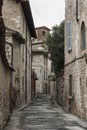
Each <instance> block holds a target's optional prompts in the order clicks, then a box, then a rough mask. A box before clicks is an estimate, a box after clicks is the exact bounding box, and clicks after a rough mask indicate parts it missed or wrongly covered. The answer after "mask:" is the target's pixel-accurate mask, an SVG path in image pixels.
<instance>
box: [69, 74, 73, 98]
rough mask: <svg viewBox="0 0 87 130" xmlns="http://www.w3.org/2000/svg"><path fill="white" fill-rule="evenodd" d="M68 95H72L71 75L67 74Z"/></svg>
mask: <svg viewBox="0 0 87 130" xmlns="http://www.w3.org/2000/svg"><path fill="white" fill-rule="evenodd" d="M69 96H70V97H72V75H69Z"/></svg>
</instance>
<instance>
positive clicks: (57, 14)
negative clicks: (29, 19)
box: [30, 0, 65, 28]
mask: <svg viewBox="0 0 87 130" xmlns="http://www.w3.org/2000/svg"><path fill="white" fill-rule="evenodd" d="M30 5H31V10H32V15H33V19H34V24H35V27H38V26H47V27H49V28H51V27H52V26H54V25H58V24H59V23H60V22H61V21H62V20H64V17H65V0H30Z"/></svg>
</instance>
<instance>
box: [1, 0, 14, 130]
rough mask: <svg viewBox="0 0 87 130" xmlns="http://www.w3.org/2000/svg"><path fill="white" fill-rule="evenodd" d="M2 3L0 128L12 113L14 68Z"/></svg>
mask: <svg viewBox="0 0 87 130" xmlns="http://www.w3.org/2000/svg"><path fill="white" fill-rule="evenodd" d="M2 4H3V0H1V1H0V129H1V128H2V126H3V125H4V124H5V120H6V119H7V117H8V115H9V113H10V103H11V102H10V99H9V96H10V94H11V92H10V87H11V73H12V71H13V69H12V68H11V67H10V66H9V64H8V61H7V58H6V53H5V26H4V21H3V18H2Z"/></svg>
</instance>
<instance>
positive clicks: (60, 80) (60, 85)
mask: <svg viewBox="0 0 87 130" xmlns="http://www.w3.org/2000/svg"><path fill="white" fill-rule="evenodd" d="M63 91H64V74H60V75H59V76H58V77H57V79H56V101H57V103H58V104H59V105H60V106H62V107H63Z"/></svg>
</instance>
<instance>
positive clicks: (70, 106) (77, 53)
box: [63, 0, 87, 118]
mask: <svg viewBox="0 0 87 130" xmlns="http://www.w3.org/2000/svg"><path fill="white" fill-rule="evenodd" d="M86 8H87V1H86V0H84V1H82V0H80V1H79V3H78V18H79V21H78V20H76V1H75V0H66V13H65V70H64V85H65V86H64V93H63V98H64V108H65V110H66V111H70V112H72V113H74V114H76V115H78V116H79V117H84V118H87V83H86V82H87V63H86V55H85V54H86V49H87V47H86V49H85V50H84V51H82V50H81V25H82V21H84V22H85V26H86V23H87V17H86V16H87V9H86ZM69 21H71V22H72V41H71V42H72V50H71V51H67V37H66V34H67V33H66V25H67V22H69ZM86 28H87V27H86ZM86 41H87V37H86ZM86 46H87V42H86ZM70 75H72V96H71V97H70V95H69V76H70Z"/></svg>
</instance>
